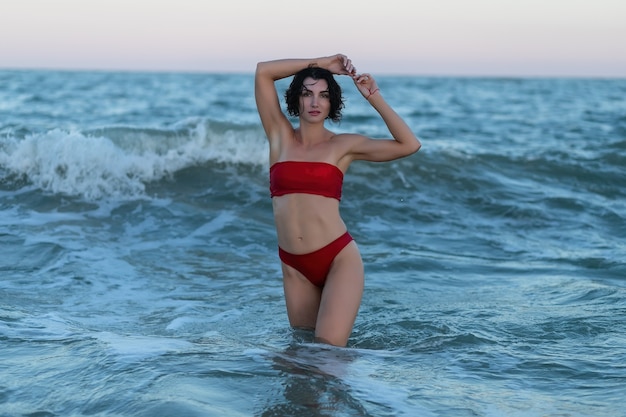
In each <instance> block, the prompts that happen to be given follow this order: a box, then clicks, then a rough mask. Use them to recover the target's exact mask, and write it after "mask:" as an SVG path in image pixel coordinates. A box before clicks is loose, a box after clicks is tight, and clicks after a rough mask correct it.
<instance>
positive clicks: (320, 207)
mask: <svg viewBox="0 0 626 417" xmlns="http://www.w3.org/2000/svg"><path fill="white" fill-rule="evenodd" d="M272 205H273V208H274V222H275V224H276V234H277V237H278V246H280V247H281V248H282V249H283V250H285V251H287V252H290V253H293V254H303V253H310V252H313V251H315V250H317V249H319V248H321V247H324V246H326V245H327V244H328V243H330V242H332V241H333V240H335V239H337V238H338V237H339V236H341V235H342V234H344V233H345V232H346V225H345V224H344V222H343V220H342V219H341V217H340V215H339V201H338V200H336V199H334V198H329V197H322V196H318V195H313V194H288V195H284V196H280V197H273V198H272Z"/></svg>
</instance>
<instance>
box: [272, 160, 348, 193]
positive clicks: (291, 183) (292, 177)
mask: <svg viewBox="0 0 626 417" xmlns="http://www.w3.org/2000/svg"><path fill="white" fill-rule="evenodd" d="M342 185H343V172H341V170H340V169H339V168H337V167H336V166H335V165H333V164H328V163H326V162H303V161H283V162H276V163H275V164H274V165H272V166H271V167H270V195H271V196H272V197H279V196H281V195H285V194H294V193H303V194H316V195H321V196H324V197H330V198H336V199H337V200H341V187H342Z"/></svg>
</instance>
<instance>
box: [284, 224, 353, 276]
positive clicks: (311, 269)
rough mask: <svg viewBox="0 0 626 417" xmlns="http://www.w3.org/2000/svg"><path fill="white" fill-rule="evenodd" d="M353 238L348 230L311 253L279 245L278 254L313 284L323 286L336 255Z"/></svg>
mask: <svg viewBox="0 0 626 417" xmlns="http://www.w3.org/2000/svg"><path fill="white" fill-rule="evenodd" d="M352 240H353V239H352V236H350V233H348V232H346V233H344V234H343V235H341V236H339V237H338V238H337V239H335V240H334V241H332V242H330V243H329V244H328V245H326V246H324V247H323V248H321V249H318V250H316V251H313V252H310V253H304V254H301V255H295V254H293V253H289V252H285V251H284V250H282V249H281V248H280V247H279V248H278V256H279V257H280V260H281V261H283V263H285V264H287V265H289V266H290V267H292V268H294V269H296V270H297V271H298V272H300V273H301V274H302V275H304V276H305V277H306V279H308V280H309V281H311V283H312V284H314V285H317V286H318V287H323V286H324V283H325V282H326V277H327V276H328V271H330V266H331V265H332V263H333V261H334V260H335V257H336V256H337V254H338V253H339V252H341V250H342V249H343V248H345V247H346V246H347V245H348V243H350V242H352Z"/></svg>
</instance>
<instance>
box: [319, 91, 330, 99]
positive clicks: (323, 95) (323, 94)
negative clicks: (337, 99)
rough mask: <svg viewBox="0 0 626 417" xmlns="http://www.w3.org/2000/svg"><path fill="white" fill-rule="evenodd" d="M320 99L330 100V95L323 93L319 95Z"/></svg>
mask: <svg viewBox="0 0 626 417" xmlns="http://www.w3.org/2000/svg"><path fill="white" fill-rule="evenodd" d="M320 97H321V98H325V99H329V98H330V93H328V92H324V93H322V94H320Z"/></svg>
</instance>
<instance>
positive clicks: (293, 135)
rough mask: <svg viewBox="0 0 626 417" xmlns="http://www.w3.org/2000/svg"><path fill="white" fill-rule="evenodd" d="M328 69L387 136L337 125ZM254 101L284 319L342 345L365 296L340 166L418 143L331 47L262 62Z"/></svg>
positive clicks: (336, 99)
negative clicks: (281, 86)
mask: <svg viewBox="0 0 626 417" xmlns="http://www.w3.org/2000/svg"><path fill="white" fill-rule="evenodd" d="M292 75H293V76H294V78H293V80H292V83H291V85H290V87H289V89H288V90H287V92H286V93H285V98H286V101H287V110H288V112H289V114H290V115H292V116H297V117H298V118H299V126H297V127H294V126H292V125H291V123H290V122H289V120H288V118H287V116H286V115H285V114H283V112H282V110H281V107H280V102H279V99H278V95H277V92H276V86H275V82H276V81H277V80H280V79H283V78H286V77H289V76H292ZM334 75H348V76H350V77H351V78H352V79H353V81H354V84H355V86H356V88H357V89H358V90H359V91H360V93H361V94H362V95H363V97H364V98H365V99H366V100H367V101H368V102H369V103H370V104H371V105H372V107H374V109H375V110H376V111H377V112H378V113H379V114H380V116H381V118H382V119H383V121H384V122H385V124H386V125H387V128H388V129H389V132H390V133H391V136H392V137H393V139H385V140H381V139H372V138H368V137H366V136H363V135H360V134H352V133H349V134H346V133H342V134H335V133H333V132H331V131H330V130H328V129H327V128H326V127H325V122H324V121H325V120H326V119H330V120H332V121H339V120H340V118H341V109H342V108H343V107H344V103H343V98H342V96H341V88H340V87H339V85H338V84H337V82H336V81H335V79H334ZM255 96H256V104H257V109H258V112H259V116H260V118H261V122H262V124H263V128H264V129H265V133H266V135H267V138H268V141H269V157H270V192H271V195H272V205H273V209H274V220H275V225H276V233H277V238H278V246H279V249H278V251H279V257H280V259H281V261H282V272H283V287H284V292H285V301H286V305H287V315H288V317H289V323H290V325H291V326H292V327H295V328H309V329H314V330H315V338H316V341H319V342H321V343H327V344H332V345H336V346H346V344H347V342H348V338H349V337H350V334H351V332H352V327H353V326H354V321H355V319H356V316H357V312H358V310H359V305H360V304H361V297H362V295H363V284H364V272H363V262H362V260H361V255H360V253H359V250H358V248H357V245H356V243H355V242H354V240H353V239H352V237H351V236H350V234H349V233H348V232H347V230H346V226H345V224H344V222H343V220H342V219H341V217H340V215H339V200H340V198H341V186H342V182H343V174H344V173H345V172H346V171H347V170H348V166H349V165H350V163H351V162H352V161H354V160H366V161H379V162H380V161H391V160H394V159H397V158H401V157H404V156H408V155H411V154H413V153H415V152H417V151H418V150H419V148H420V146H421V144H420V142H419V140H418V139H417V137H416V136H415V135H414V134H413V132H412V131H411V129H410V128H409V127H408V126H407V124H406V123H405V122H404V121H403V120H402V118H400V116H398V114H396V112H395V111H394V110H393V109H392V108H391V107H390V106H389V104H387V102H386V101H385V99H384V98H383V96H382V94H381V91H380V90H379V88H378V85H377V84H376V81H375V80H374V78H373V77H372V76H371V75H370V74H357V72H356V69H355V68H354V66H353V65H352V62H351V60H350V59H348V58H347V57H346V56H345V55H342V54H337V55H333V56H328V57H321V58H317V59H283V60H276V61H267V62H260V63H258V64H257V68H256V73H255Z"/></svg>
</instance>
